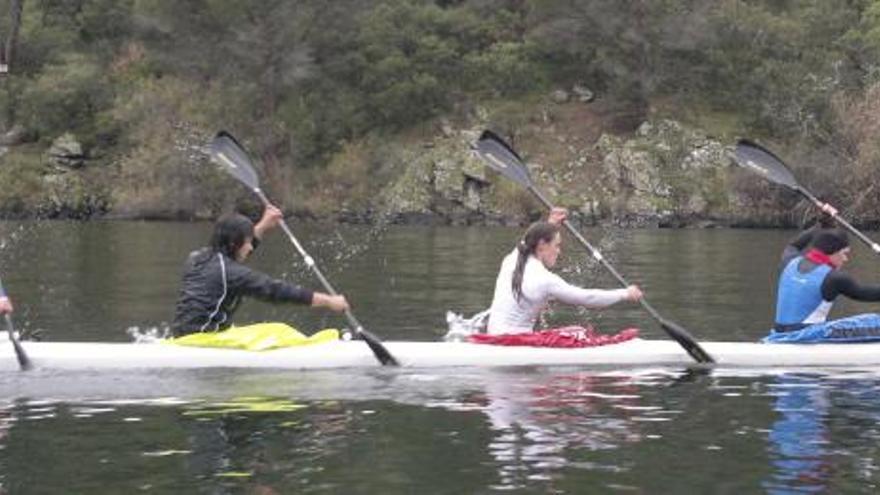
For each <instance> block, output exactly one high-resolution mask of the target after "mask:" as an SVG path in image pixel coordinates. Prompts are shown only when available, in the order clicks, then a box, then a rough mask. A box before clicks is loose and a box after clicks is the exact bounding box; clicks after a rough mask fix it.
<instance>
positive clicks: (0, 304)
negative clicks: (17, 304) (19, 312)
mask: <svg viewBox="0 0 880 495" xmlns="http://www.w3.org/2000/svg"><path fill="white" fill-rule="evenodd" d="M12 311H13V307H12V301H11V300H10V299H9V297H8V296H0V315H6V314H11V313H12Z"/></svg>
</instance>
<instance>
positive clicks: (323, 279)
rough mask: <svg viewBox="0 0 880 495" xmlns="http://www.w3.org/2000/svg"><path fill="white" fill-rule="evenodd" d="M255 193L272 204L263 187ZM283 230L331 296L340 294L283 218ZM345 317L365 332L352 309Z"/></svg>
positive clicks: (359, 331) (265, 202) (358, 330)
mask: <svg viewBox="0 0 880 495" xmlns="http://www.w3.org/2000/svg"><path fill="white" fill-rule="evenodd" d="M254 193H255V194H256V195H257V196H258V197H259V198H260V201H262V202H263V204H264V205H269V204H271V203H269V198H267V197H266V194H265V193H263V190H262V189H260V188H258V187H255V188H254ZM281 230H283V231H284V233H285V234H287V238H288V239H290V242H291V243H292V244H293V247H295V248H296V250H297V251H298V252H299V254H300V256H302V258H303V260H304V261H305V262H306V265H307V266H308V267H309V268H311V270H312V273H314V274H315V276H316V277H318V280H319V281H320V282H321V285H322V286H324V290H326V291H327V293H328V294H330V295H331V296H337V295H339V293H338V292H336V290H335V289H334V288H333V286H332V285H330V281H329V280H327V277H325V276H324V274H323V273H321V269H320V268H318V264H317V263H315V259H314V258H312V257H311V256H310V255H309V253H307V252H306V250H305V248H303V247H302V244H300V243H299V240H297V238H296V236H295V235H293V231H292V230H290V227H288V226H287V222H285V221H284V219H283V218H282V219H281ZM345 318H346V319H347V320H348V323H349V324H350V325H351V326H352V327H354V331H355V332H357V333H363V332H364V327H363V325H361V324H360V322H359V321H357V318H355V317H354V315H353V314H352V313H351V311H350V310H348V309H346V310H345Z"/></svg>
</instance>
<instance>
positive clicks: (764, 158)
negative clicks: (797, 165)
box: [734, 139, 800, 189]
mask: <svg viewBox="0 0 880 495" xmlns="http://www.w3.org/2000/svg"><path fill="white" fill-rule="evenodd" d="M734 156H735V158H736V163H737V164H738V165H739V166H741V167H743V168H747V169H749V170H751V171H752V172H755V173H757V174H758V175H760V176H762V177H764V178H765V179H767V180H769V181H771V182H775V183H777V184H782V185H783V186H786V187H790V188H792V189H800V185H799V184H798V182H797V180H796V179H795V178H794V175H792V173H791V171H790V170H789V169H788V167H787V166H786V165H785V162H783V161H782V160H781V159H780V158H779V157H778V156H776V155H774V154H773V152H771V151H770V150H768V149H767V148H764V147H763V146H761V145H759V144H757V143H754V142H752V141H749V140H747V139H740V140H739V142H738V143H736V151H735V153H734Z"/></svg>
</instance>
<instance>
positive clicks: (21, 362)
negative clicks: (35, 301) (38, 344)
mask: <svg viewBox="0 0 880 495" xmlns="http://www.w3.org/2000/svg"><path fill="white" fill-rule="evenodd" d="M5 293H6V292H5V291H4V290H3V282H2V281H0V294H5ZM3 316H5V317H6V330H7V332H8V333H9V340H10V341H11V342H12V348H13V349H15V357H16V359H18V366H19V367H20V368H21V370H22V371H27V370H29V369H31V368H33V365H32V364H31V360H30V358H28V356H27V354H26V353H25V352H24V348H23V347H22V346H21V342H19V341H18V336H17V335H15V326H14V325H13V324H12V317H11V316H9V313H6V314H5V315H3Z"/></svg>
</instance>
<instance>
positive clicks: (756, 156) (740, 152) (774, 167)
mask: <svg viewBox="0 0 880 495" xmlns="http://www.w3.org/2000/svg"><path fill="white" fill-rule="evenodd" d="M734 157H735V161H736V163H737V164H738V165H739V166H741V167H743V168H747V169H749V170H751V171H752V172H755V173H757V174H758V175H760V176H762V177H764V178H765V179H767V180H769V181H770V182H775V183H776V184H781V185H783V186H785V187H788V188H789V189H794V190H795V191H797V192H798V193H800V194H801V195H802V196H803V197H805V198H807V200H808V201H810V202H811V203H813V204H814V205H815V206H817V207H818V208H819V209H820V210H822V211H824V212H826V213H828V214H830V215H831V217H832V218H834V220H835V221H836V222H837V223H839V224H840V225H842V226H843V227H845V228H846V229H847V230H849V231H850V232H852V234H853V235H855V236H856V237H858V238H859V240H861V241H862V242H864V243H865V244H867V245H868V246H869V247H870V248H871V250H873V251H874V252H875V253H877V254H880V244H877V243H876V242H874V241H872V240H871V239H870V238H869V237H868V236H866V235H865V234H863V233H861V232H860V231H859V230H858V229H856V228H855V227H853V226H852V225H850V223H849V222H847V221H846V220H844V219H843V218H841V217H840V215H838V214H837V212H836V210H834V212H833V214H832V212H831V211H828V210H826V209H825V208H824V207H825V205H826V203H823V202H822V201H819V199H817V198H816V196H813V195H812V194H811V193H810V191H807V190H806V189H804V187H803V186H801V185H800V184H798V181H797V180H796V179H795V178H794V175H793V174H792V173H791V170H789V168H788V166H787V165H786V164H785V162H783V161H782V159H780V158H779V157H778V156H776V155H774V154H773V153H772V152H771V151H770V150H768V149H767V148H764V147H763V146H761V145H759V144H757V143H754V142H752V141H749V140H747V139H740V140H739V141H738V142H737V143H736V151H735V152H734ZM829 206H830V205H829Z"/></svg>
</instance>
